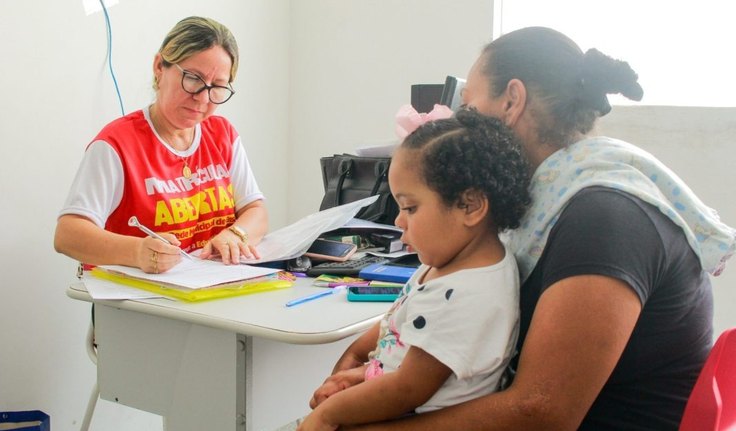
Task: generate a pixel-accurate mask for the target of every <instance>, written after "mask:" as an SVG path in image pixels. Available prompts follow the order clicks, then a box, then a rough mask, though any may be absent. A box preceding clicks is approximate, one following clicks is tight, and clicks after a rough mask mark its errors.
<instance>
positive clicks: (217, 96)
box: [174, 64, 235, 105]
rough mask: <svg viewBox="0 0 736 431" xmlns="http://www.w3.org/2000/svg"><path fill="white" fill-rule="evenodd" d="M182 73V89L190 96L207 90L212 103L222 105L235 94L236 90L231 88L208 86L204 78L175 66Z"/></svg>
mask: <svg viewBox="0 0 736 431" xmlns="http://www.w3.org/2000/svg"><path fill="white" fill-rule="evenodd" d="M174 66H176V67H177V68H178V69H179V70H180V71H181V88H183V89H184V91H186V92H187V93H189V94H199V93H201V92H203V91H204V90H207V94H208V95H209V98H210V102H212V103H214V104H216V105H221V104H223V103H225V102H227V101H228V100H230V98H231V97H233V94H235V90H233V89H232V88H230V87H223V86H222V85H207V83H206V82H204V80H202V78H200V77H199V76H197V75H195V74H194V73H192V72H189V71H187V70H184V69H182V68H181V66H179V65H178V64H174Z"/></svg>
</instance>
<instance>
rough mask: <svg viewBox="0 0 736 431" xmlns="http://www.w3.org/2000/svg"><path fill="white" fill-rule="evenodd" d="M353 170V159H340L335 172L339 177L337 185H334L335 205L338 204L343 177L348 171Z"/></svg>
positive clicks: (345, 176) (347, 174) (346, 175)
mask: <svg viewBox="0 0 736 431" xmlns="http://www.w3.org/2000/svg"><path fill="white" fill-rule="evenodd" d="M352 170H353V160H352V159H342V160H340V164H339V165H337V173H338V174H339V177H338V178H337V186H336V187H335V192H336V193H335V205H334V206H339V205H340V195H341V194H342V185H343V183H344V182H345V178H347V177H348V176H349V175H350V173H351V172H352Z"/></svg>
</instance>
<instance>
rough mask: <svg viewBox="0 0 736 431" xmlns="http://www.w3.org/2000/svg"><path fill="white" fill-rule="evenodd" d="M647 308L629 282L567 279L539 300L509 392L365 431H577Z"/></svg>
mask: <svg viewBox="0 0 736 431" xmlns="http://www.w3.org/2000/svg"><path fill="white" fill-rule="evenodd" d="M640 312H641V303H640V301H639V298H638V296H637V295H636V294H635V293H634V291H633V290H632V289H631V288H630V287H629V286H628V285H627V284H626V283H624V282H623V281H621V280H618V279H614V278H610V277H606V276H599V275H581V276H575V277H570V278H566V279H563V280H561V281H559V282H557V283H555V284H553V285H552V286H550V287H549V288H548V289H547V290H546V291H545V292H544V293H543V294H542V296H541V297H540V299H539V302H538V304H537V306H536V308H535V311H534V316H533V318H532V321H531V325H530V328H529V332H528V334H527V337H526V339H525V341H524V346H523V348H522V351H521V357H520V362H519V367H518V370H517V373H516V377H515V379H514V382H513V384H512V385H511V386H510V387H509V388H508V389H507V390H505V391H502V392H497V393H493V394H490V395H487V396H484V397H481V398H478V399H475V400H472V401H468V402H465V403H463V404H459V405H457V406H452V407H448V408H445V409H442V410H437V411H434V412H431V413H426V414H421V415H417V416H413V417H410V418H406V419H402V420H399V421H393V422H389V423H381V424H374V425H369V426H363V427H356V428H350V429H360V430H384V431H386V430H402V431H411V430H417V431H420V430H427V429H442V430H449V431H452V430H458V431H459V430H462V431H469V430H484V431H492V430H515V431H516V430H527V429H528V430H536V429H543V430H576V429H577V428H578V426H579V425H580V423H581V421H582V420H583V418H584V417H585V415H586V413H587V412H588V409H589V408H590V406H591V405H592V404H593V401H594V400H595V398H596V397H597V396H598V394H599V392H600V391H601V388H602V387H603V385H604V384H605V382H606V381H607V380H608V378H609V376H610V375H611V372H612V371H613V369H614V367H615V366H616V363H617V362H618V360H619V358H620V356H621V353H622V352H623V350H624V347H625V346H626V343H627V342H628V340H629V337H630V335H631V332H632V331H633V328H634V325H635V324H636V321H637V319H638V318H639V314H640Z"/></svg>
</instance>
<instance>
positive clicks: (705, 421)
mask: <svg viewBox="0 0 736 431" xmlns="http://www.w3.org/2000/svg"><path fill="white" fill-rule="evenodd" d="M680 431H736V328H731V329H728V330H726V331H724V332H723V333H722V334H721V335H720V336H719V337H718V340H716V343H715V344H714V345H713V348H712V349H711V351H710V354H709V355H708V359H706V361H705V365H704V366H703V370H702V371H701V372H700V375H699V376H698V380H697V381H696V382H695V386H694V387H693V391H692V393H691V394H690V397H689V398H688V401H687V405H686V406H685V412H684V414H683V416H682V422H681V423H680Z"/></svg>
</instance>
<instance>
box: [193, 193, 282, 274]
mask: <svg viewBox="0 0 736 431" xmlns="http://www.w3.org/2000/svg"><path fill="white" fill-rule="evenodd" d="M236 217H237V218H236V219H235V222H234V223H233V224H232V226H236V227H238V228H239V229H240V230H241V231H242V232H244V233H246V234H247V236H248V237H247V240H246V241H243V239H242V238H241V237H240V236H239V235H238V234H236V233H234V232H232V231H231V230H229V229H223V230H222V231H220V232H219V233H218V234H217V235H215V237H214V238H212V239H211V240H210V241H209V242H208V243H207V245H205V246H204V247H203V248H202V253H201V255H200V257H201V258H202V259H207V258H209V257H210V256H212V255H213V254H215V253H219V254H220V256H221V257H222V262H223V263H225V264H231V263H232V264H236V263H240V256H241V255H242V256H243V257H245V258H246V259H250V258H254V257H255V258H259V257H260V256H259V255H258V251H257V250H256V246H257V245H258V243H260V242H261V240H262V239H263V236H264V235H266V232H268V211H267V210H266V204H265V203H264V202H263V200H262V199H259V200H256V201H253V202H251V203H249V204H248V205H246V206H244V207H243V208H241V209H240V210H238V212H237V214H236Z"/></svg>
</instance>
